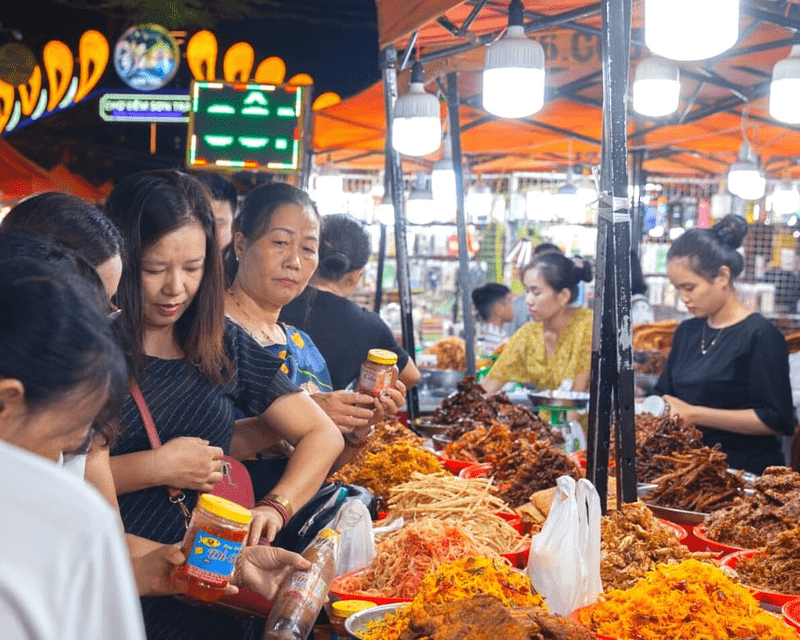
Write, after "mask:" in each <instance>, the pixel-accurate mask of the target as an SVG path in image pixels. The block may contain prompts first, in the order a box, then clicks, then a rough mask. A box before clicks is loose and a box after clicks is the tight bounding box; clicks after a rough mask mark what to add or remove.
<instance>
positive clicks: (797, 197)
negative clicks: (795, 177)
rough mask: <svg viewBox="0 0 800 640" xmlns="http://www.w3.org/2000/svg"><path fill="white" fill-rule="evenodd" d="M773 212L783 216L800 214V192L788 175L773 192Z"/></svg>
mask: <svg viewBox="0 0 800 640" xmlns="http://www.w3.org/2000/svg"><path fill="white" fill-rule="evenodd" d="M772 211H773V212H774V213H777V214H778V215H781V216H785V215H790V214H793V213H798V212H800V191H798V189H797V185H796V184H795V183H794V182H792V180H791V178H789V175H788V173H787V174H786V175H785V176H784V178H783V179H782V180H781V181H780V183H779V184H778V185H776V186H775V190H774V191H773V192H772Z"/></svg>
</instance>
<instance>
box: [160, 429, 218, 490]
mask: <svg viewBox="0 0 800 640" xmlns="http://www.w3.org/2000/svg"><path fill="white" fill-rule="evenodd" d="M152 453H153V467H154V468H153V473H154V474H155V475H156V477H160V478H161V480H162V482H161V484H165V485H167V486H169V487H177V488H179V489H195V490H196V491H202V492H208V491H211V490H212V489H213V488H214V485H215V484H217V482H219V481H220V480H222V449H220V448H219V447H211V446H209V444H208V440H203V439H202V438H193V437H184V436H181V437H179V438H173V439H172V440H170V441H169V442H165V443H164V444H163V445H161V446H160V447H157V448H156V449H153V452H152Z"/></svg>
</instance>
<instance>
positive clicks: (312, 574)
mask: <svg viewBox="0 0 800 640" xmlns="http://www.w3.org/2000/svg"><path fill="white" fill-rule="evenodd" d="M302 555H303V557H304V558H305V559H306V560H308V561H309V562H310V563H311V568H310V569H297V570H295V571H293V572H292V573H290V574H289V575H288V576H287V577H286V579H285V580H284V581H283V584H282V585H281V588H280V591H278V595H277V596H276V598H275V602H274V604H273V606H272V611H271V612H270V614H269V618H267V624H266V627H265V628H264V635H263V636H262V640H306V638H308V635H309V634H310V633H311V629H312V628H313V627H314V621H315V620H316V619H317V616H318V615H319V612H320V611H321V609H322V605H323V603H324V602H325V596H327V595H328V588H329V587H330V585H331V582H332V581H333V579H334V577H335V576H336V562H337V560H338V556H339V532H338V531H334V530H333V529H322V531H320V532H319V533H318V534H317V536H316V537H315V538H314V539H313V540H312V541H311V544H310V545H308V547H307V548H306V550H305V551H303V554H302Z"/></svg>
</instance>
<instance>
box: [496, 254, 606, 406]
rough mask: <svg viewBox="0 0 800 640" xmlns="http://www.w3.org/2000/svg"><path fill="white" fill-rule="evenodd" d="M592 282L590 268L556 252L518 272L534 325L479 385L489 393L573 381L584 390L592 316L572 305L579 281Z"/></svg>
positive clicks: (515, 338) (519, 334)
mask: <svg viewBox="0 0 800 640" xmlns="http://www.w3.org/2000/svg"><path fill="white" fill-rule="evenodd" d="M591 279H592V267H591V265H590V264H589V263H588V262H586V261H583V260H580V261H578V260H572V259H571V258H568V257H566V256H564V255H562V254H560V253H546V254H542V255H540V256H538V257H537V258H536V259H535V260H534V261H533V262H532V263H531V264H529V265H528V266H527V267H525V269H524V270H523V273H522V283H523V284H524V285H525V289H526V292H527V293H526V298H525V302H526V303H527V305H528V312H529V313H530V316H531V318H532V319H533V322H528V323H526V324H524V325H522V327H520V329H519V331H517V332H516V333H515V334H514V335H513V336H512V337H511V339H510V340H509V341H508V343H507V344H506V346H505V348H504V349H503V352H502V353H501V354H500V357H499V358H498V359H497V362H495V364H494V366H493V367H492V368H491V369H490V370H489V373H488V374H487V375H486V377H485V378H484V379H483V380H482V381H481V385H482V386H483V388H484V389H485V390H486V392H487V393H494V392H495V391H497V390H498V389H500V387H502V386H503V385H504V384H505V383H506V382H509V381H514V382H519V383H522V384H534V385H536V387H537V388H538V389H557V388H558V387H559V386H560V385H561V383H562V382H563V381H564V380H567V379H571V380H572V389H573V390H574V391H588V389H589V374H590V369H591V354H592V312H591V311H589V310H588V309H584V308H579V307H574V306H571V304H572V303H573V302H574V301H575V299H576V298H577V296H578V287H579V284H580V282H581V281H583V282H589V281H591Z"/></svg>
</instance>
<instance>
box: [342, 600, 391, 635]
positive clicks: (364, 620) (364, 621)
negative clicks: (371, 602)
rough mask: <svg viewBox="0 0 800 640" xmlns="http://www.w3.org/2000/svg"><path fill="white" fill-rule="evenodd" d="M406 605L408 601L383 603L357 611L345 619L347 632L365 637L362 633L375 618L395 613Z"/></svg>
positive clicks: (376, 619) (379, 618)
mask: <svg viewBox="0 0 800 640" xmlns="http://www.w3.org/2000/svg"><path fill="white" fill-rule="evenodd" d="M404 606H406V603H403V602H396V603H393V604H381V605H378V606H377V607H371V608H369V609H364V610H363V611H357V612H356V613H354V614H353V615H351V616H349V617H348V618H347V619H346V620H345V621H344V628H345V629H347V632H348V633H349V634H350V635H351V636H353V637H354V638H363V637H364V636H363V635H362V634H363V632H364V631H366V630H367V628H368V627H369V623H370V622H372V621H373V620H374V621H378V620H382V619H383V617H384V616H385V615H386V614H387V613H394V612H395V611H397V610H398V609H399V608H400V607H404Z"/></svg>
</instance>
